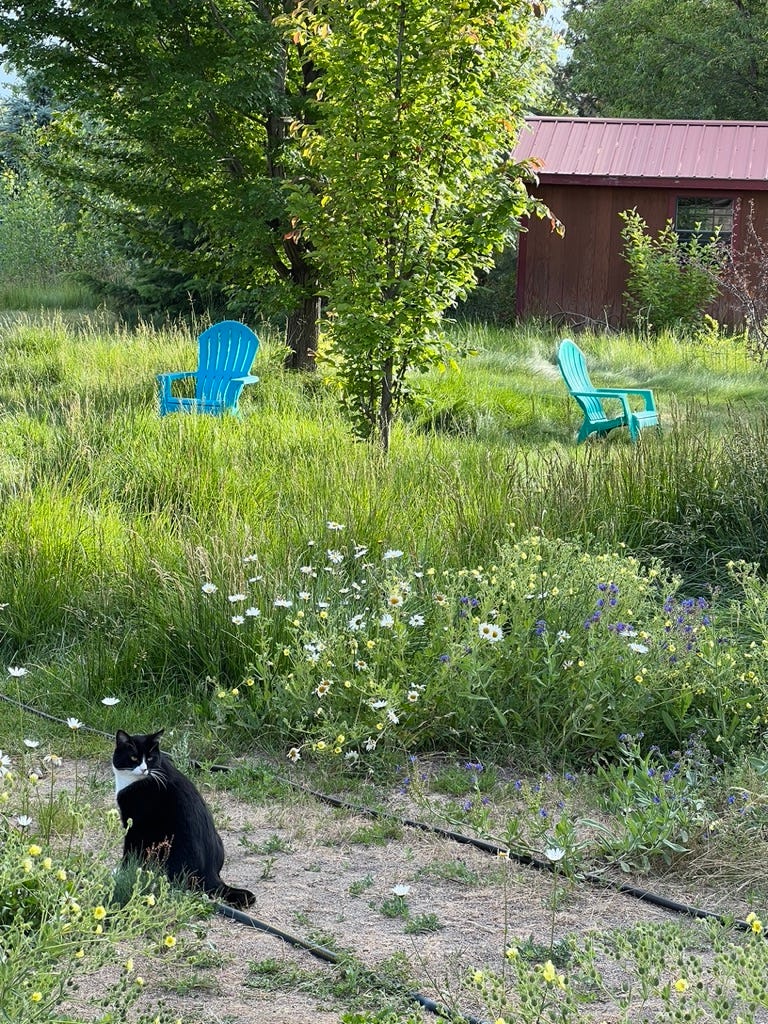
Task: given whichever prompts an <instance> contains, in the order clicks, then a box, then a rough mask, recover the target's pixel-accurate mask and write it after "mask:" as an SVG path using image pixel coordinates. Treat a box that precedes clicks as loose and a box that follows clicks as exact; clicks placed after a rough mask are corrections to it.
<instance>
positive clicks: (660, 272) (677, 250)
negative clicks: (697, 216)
mask: <svg viewBox="0 0 768 1024" xmlns="http://www.w3.org/2000/svg"><path fill="white" fill-rule="evenodd" d="M619 216H620V217H621V219H622V221H623V222H624V226H623V227H622V229H621V237H622V239H623V241H624V258H625V260H626V261H627V263H628V265H629V277H628V279H627V291H626V293H625V295H624V302H625V305H626V309H627V312H628V313H629V315H630V316H632V317H634V318H635V319H636V320H637V322H638V324H643V325H647V327H648V329H649V330H654V331H659V330H663V329H664V328H668V327H675V326H682V327H695V326H699V325H701V324H702V323H703V322H704V315H705V312H706V309H707V306H708V305H709V304H710V303H711V302H712V301H713V299H714V298H715V297H716V295H717V292H718V284H717V277H718V273H719V271H720V268H721V267H722V264H723V253H722V250H721V248H720V246H719V243H718V241H717V237H715V238H712V239H709V240H702V239H700V238H699V237H698V236H697V235H694V236H693V237H692V238H691V239H690V240H689V241H687V242H682V241H681V240H680V238H679V237H678V234H677V232H676V231H675V229H674V227H673V226H672V221H667V223H666V225H665V226H664V227H663V228H662V229H661V231H659V233H658V235H657V236H656V237H655V238H653V237H652V236H651V235H649V234H648V233H647V232H648V225H647V224H646V223H645V221H644V220H643V219H642V217H641V216H640V214H639V213H638V212H637V210H624V211H623V212H622V213H620V214H619Z"/></svg>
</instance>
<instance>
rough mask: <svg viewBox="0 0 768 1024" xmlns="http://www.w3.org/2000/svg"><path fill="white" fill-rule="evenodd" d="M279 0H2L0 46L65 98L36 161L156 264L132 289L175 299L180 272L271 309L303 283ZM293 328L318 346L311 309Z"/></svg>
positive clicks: (247, 304)
mask: <svg viewBox="0 0 768 1024" xmlns="http://www.w3.org/2000/svg"><path fill="white" fill-rule="evenodd" d="M281 9H282V4H279V3H268V4H264V5H261V6H259V5H253V4H250V3H245V2H243V0H224V2H222V3H220V4H218V5H216V6H215V7H213V8H211V7H206V6H202V7H201V6H200V5H199V4H198V3H196V2H194V0H186V2H185V3H183V4H181V5H179V4H176V5H174V6H173V8H170V7H167V6H165V7H164V6H163V5H162V4H155V3H150V4H148V5H145V6H141V7H139V8H134V7H130V6H128V7H126V6H125V5H122V4H117V5H115V4H114V3H111V2H104V0H92V2H89V3H87V4H81V5H80V6H79V7H78V9H77V11H74V10H71V9H69V8H60V9H52V8H51V7H50V5H49V4H46V3H42V2H41V3H37V2H31V3H28V4H25V6H24V9H23V11H17V10H16V9H15V8H14V7H13V4H11V3H2V4H0V43H2V45H3V47H4V56H5V57H6V58H7V59H8V60H9V61H10V62H12V63H13V64H14V65H15V67H17V68H18V69H20V70H22V71H24V72H25V73H26V72H28V71H29V70H30V69H32V70H34V71H38V72H41V73H42V74H44V76H45V81H46V83H47V85H48V87H49V88H50V89H52V90H53V92H54V94H55V96H56V98H57V100H58V101H59V102H60V103H61V105H62V106H64V107H65V108H66V109H65V110H64V111H62V112H60V113H59V115H58V116H57V117H56V118H54V120H53V122H52V124H51V125H50V126H49V127H48V128H47V129H46V131H45V134H44V139H45V147H46V148H45V168H46V173H47V175H48V177H49V178H54V179H56V180H57V181H58V182H59V183H60V185H61V187H63V188H67V189H68V190H69V191H70V193H73V194H75V195H78V196H81V195H82V194H83V193H84V192H86V193H87V196H88V199H89V202H90V205H91V208H92V209H93V210H94V211H95V213H96V214H97V215H100V216H101V218H102V222H104V221H111V222H117V223H119V225H120V227H121V229H122V232H123V235H124V236H125V234H126V233H127V235H128V236H129V237H130V238H131V239H133V240H134V243H135V245H136V246H138V249H134V252H135V253H136V254H137V256H138V258H140V259H141V260H142V261H143V262H144V263H145V264H149V266H150V267H152V268H154V269H155V274H154V280H152V279H151V276H150V275H148V274H146V273H145V275H144V279H143V280H142V278H141V277H137V278H136V280H135V282H134V284H135V287H136V289H138V290H139V292H140V293H142V292H143V295H142V294H140V296H139V297H140V298H143V299H144V300H145V301H146V300H147V299H148V298H150V297H151V295H150V294H148V293H151V291H152V289H153V288H155V289H157V288H158V287H162V288H163V289H165V288H166V287H167V286H168V285H169V284H170V285H171V290H170V292H169V297H173V294H172V293H173V290H174V289H175V288H176V289H177V288H178V287H179V285H180V281H184V282H187V283H190V282H192V283H193V284H194V286H195V287H194V288H193V290H198V291H199V292H200V293H202V294H205V293H206V292H207V291H208V290H209V289H223V290H224V291H225V292H227V294H228V296H230V297H232V299H233V301H234V302H235V303H236V305H237V308H240V309H243V308H250V309H252V308H253V307H254V306H255V305H257V304H258V305H259V306H260V308H262V309H266V310H269V311H270V312H277V311H281V310H282V311H284V310H286V309H291V308H293V307H296V305H297V303H298V302H299V300H300V299H301V297H302V296H303V295H304V293H305V292H306V291H307V288H309V289H310V290H312V289H313V287H314V281H313V278H312V276H311V275H310V274H309V273H308V272H307V268H306V265H305V262H304V259H303V250H302V246H300V245H298V246H297V245H296V244H295V242H294V241H293V240H289V239H288V237H287V236H288V233H289V232H290V219H289V216H288V214H287V212H286V208H285V202H284V197H283V193H282V185H281V182H282V178H283V175H284V173H285V170H286V167H285V162H284V152H283V151H284V148H285V145H286V135H285V118H286V117H287V116H288V113H289V106H290V105H291V104H294V105H297V106H300V105H301V103H302V99H301V92H302V88H303V86H302V83H301V80H300V76H299V79H298V80H292V81H291V82H290V83H289V82H287V81H286V78H285V63H286V60H285V48H284V46H283V45H282V43H281V41H280V38H279V35H278V32H277V30H276V28H275V26H274V25H273V23H272V18H273V16H274V15H276V14H277V13H278V12H279V11H280V10H281ZM52 39H53V40H55V42H54V43H53V44H52V43H51V40H52ZM118 39H119V40H121V41H120V42H119V43H118ZM147 82H151V83H152V89H151V96H152V97H153V98H152V99H148V93H147ZM289 91H290V93H291V99H290V101H289V98H288V95H287V94H288V92H289ZM243 211H247V216H244V215H243ZM169 275H170V277H169ZM95 276H98V275H95ZM148 276H149V277H150V279H149V280H147V277H148ZM99 280H102V281H104V280H106V281H107V283H109V278H106V279H105V278H103V277H100V278H99ZM181 287H182V288H183V285H182V286H181ZM123 294H125V293H123ZM182 301H183V299H182ZM307 331H308V333H309V335H310V336H311V337H312V338H314V341H315V344H314V347H315V348H316V347H317V345H316V328H315V323H314V318H313V319H310V322H309V323H308V324H307ZM290 340H291V335H290V332H289V341H290ZM303 341H304V344H305V346H306V345H307V344H308V341H307V338H306V337H305V338H304V339H303ZM305 354H306V353H305Z"/></svg>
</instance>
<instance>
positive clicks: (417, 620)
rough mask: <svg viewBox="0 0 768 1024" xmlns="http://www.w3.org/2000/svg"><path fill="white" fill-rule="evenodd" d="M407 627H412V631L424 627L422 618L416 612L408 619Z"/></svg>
mask: <svg viewBox="0 0 768 1024" xmlns="http://www.w3.org/2000/svg"><path fill="white" fill-rule="evenodd" d="M408 625H409V626H413V627H414V629H418V628H419V627H420V626H423V625H424V616H423V615H420V614H419V613H418V612H417V613H416V614H415V615H412V616H411V617H410V619H408Z"/></svg>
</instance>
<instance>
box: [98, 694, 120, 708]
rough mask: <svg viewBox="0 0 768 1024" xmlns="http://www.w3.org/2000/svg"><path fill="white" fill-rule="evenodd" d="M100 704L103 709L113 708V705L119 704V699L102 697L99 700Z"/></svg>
mask: <svg viewBox="0 0 768 1024" xmlns="http://www.w3.org/2000/svg"><path fill="white" fill-rule="evenodd" d="M101 703H102V704H103V705H104V707H105V708H113V707H114V706H115V704H119V703H120V698H119V697H102V698H101Z"/></svg>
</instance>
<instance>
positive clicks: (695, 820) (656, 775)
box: [593, 735, 720, 871]
mask: <svg viewBox="0 0 768 1024" xmlns="http://www.w3.org/2000/svg"><path fill="white" fill-rule="evenodd" d="M642 738H643V737H642V735H638V736H629V735H622V736H621V737H620V755H619V759H618V760H617V761H616V762H614V763H613V764H610V765H598V767H597V774H596V778H597V781H598V784H599V786H600V788H601V791H602V801H601V802H602V805H603V809H604V810H606V811H607V812H608V813H609V814H610V815H611V820H613V821H616V822H617V823H618V824H617V826H616V827H615V830H614V829H611V828H599V827H598V834H600V835H602V837H603V838H602V840H601V841H600V844H599V845H600V852H601V853H602V854H603V855H604V856H605V857H606V858H607V859H608V860H609V861H614V862H615V863H617V864H618V865H619V867H620V868H621V869H622V870H623V871H631V870H639V871H648V870H649V868H650V864H651V860H652V859H653V858H661V859H663V860H664V861H665V863H667V864H669V863H671V862H672V861H673V860H674V859H675V858H677V857H679V856H680V855H681V854H684V853H687V852H689V851H690V849H691V848H692V847H693V846H694V845H695V844H696V843H697V841H699V840H700V839H701V838H702V837H706V836H707V834H708V828H709V827H710V826H711V825H713V824H714V822H715V821H716V818H717V814H716V809H715V805H714V802H713V799H712V796H713V793H715V792H716V782H717V775H718V773H719V770H720V769H719V767H718V765H716V764H714V763H713V761H712V758H711V756H710V755H709V754H708V751H707V750H706V748H704V747H702V745H701V744H700V743H699V742H698V740H697V739H696V738H695V737H694V738H693V739H692V740H689V741H688V742H687V743H686V744H685V745H684V746H685V749H684V750H683V751H682V752H680V751H678V752H677V753H678V756H677V757H674V758H669V757H666V756H665V755H663V754H662V753H661V751H660V750H659V748H658V747H656V746H651V747H650V748H648V749H647V750H645V751H643V750H642V749H641V746H640V740H641V739H642ZM593 824H595V825H596V823H593Z"/></svg>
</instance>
